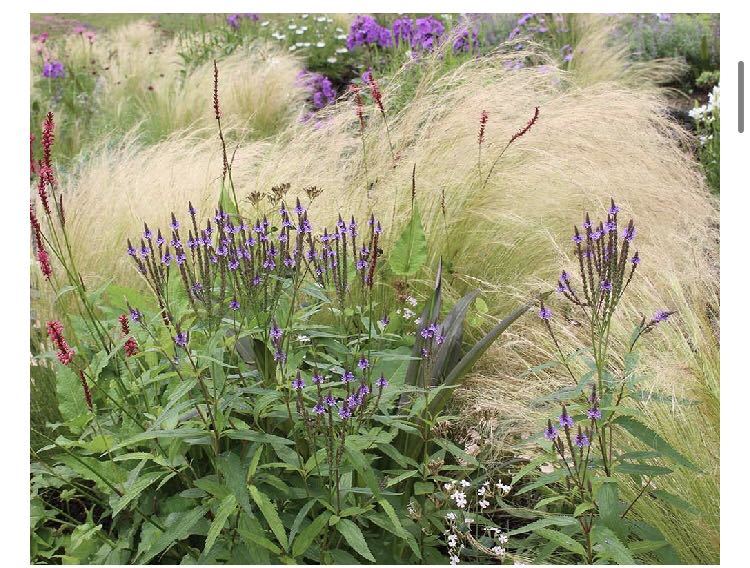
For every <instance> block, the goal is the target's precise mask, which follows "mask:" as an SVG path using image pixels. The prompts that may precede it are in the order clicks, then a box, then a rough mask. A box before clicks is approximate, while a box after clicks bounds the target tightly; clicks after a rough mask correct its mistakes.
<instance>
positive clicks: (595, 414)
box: [586, 406, 602, 420]
mask: <svg viewBox="0 0 750 568" xmlns="http://www.w3.org/2000/svg"><path fill="white" fill-rule="evenodd" d="M586 414H587V415H588V417H589V418H590V419H591V420H600V419H601V417H602V411H601V410H599V408H597V407H596V406H594V407H593V408H589V409H588V411H586Z"/></svg>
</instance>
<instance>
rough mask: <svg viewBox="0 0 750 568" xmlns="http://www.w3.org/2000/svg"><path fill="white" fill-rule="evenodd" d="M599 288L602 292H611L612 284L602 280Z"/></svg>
mask: <svg viewBox="0 0 750 568" xmlns="http://www.w3.org/2000/svg"><path fill="white" fill-rule="evenodd" d="M599 288H600V289H601V291H602V292H611V291H612V282H610V281H609V280H602V281H601V284H599Z"/></svg>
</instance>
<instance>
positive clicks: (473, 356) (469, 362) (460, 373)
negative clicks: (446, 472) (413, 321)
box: [430, 303, 533, 415]
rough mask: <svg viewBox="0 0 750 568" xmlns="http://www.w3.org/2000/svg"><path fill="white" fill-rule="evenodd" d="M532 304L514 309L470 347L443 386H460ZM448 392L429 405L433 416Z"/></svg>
mask: <svg viewBox="0 0 750 568" xmlns="http://www.w3.org/2000/svg"><path fill="white" fill-rule="evenodd" d="M532 305H533V304H531V303H529V304H526V305H524V306H521V307H520V308H518V309H516V310H515V311H514V312H512V313H511V314H510V315H509V316H507V317H506V318H505V319H503V320H502V321H501V322H500V323H498V324H497V325H496V326H495V327H493V328H492V329H491V330H490V332H489V333H488V334H487V335H485V336H484V337H483V338H482V339H480V340H479V341H478V342H477V343H476V345H474V347H472V348H471V349H470V350H469V352H468V353H467V354H466V355H464V356H463V357H462V358H461V360H460V361H459V362H458V364H457V365H456V366H455V367H453V369H451V370H450V372H449V373H448V375H447V376H446V377H445V380H444V381H443V385H445V386H454V385H456V386H457V385H459V384H461V383H460V381H461V379H463V377H464V375H466V373H468V372H469V371H470V370H471V369H472V367H473V366H474V364H475V363H476V362H477V361H478V360H479V358H480V357H481V356H482V355H483V354H484V352H485V351H487V349H488V348H489V347H490V345H492V343H493V342H494V341H495V340H496V339H497V338H498V337H500V335H501V334H502V333H503V332H504V331H505V330H506V329H508V327H510V325H511V324H512V323H513V322H514V321H516V320H517V319H518V318H520V317H521V316H522V315H523V314H525V313H526V312H527V311H528V310H529V309H530V308H531V306H532ZM450 392H451V391H450V390H443V391H441V392H439V393H438V394H437V395H436V396H435V398H434V399H433V400H432V402H431V403H430V412H431V413H432V414H433V415H434V414H435V413H437V412H439V411H440V410H442V409H443V407H444V406H445V404H446V402H448V395H449V394H450Z"/></svg>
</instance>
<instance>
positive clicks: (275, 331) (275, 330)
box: [270, 323, 284, 341]
mask: <svg viewBox="0 0 750 568" xmlns="http://www.w3.org/2000/svg"><path fill="white" fill-rule="evenodd" d="M283 333H284V332H283V331H281V329H279V327H278V326H277V325H276V323H274V324H273V325H271V331H270V335H271V339H273V340H274V341H278V340H279V339H281V336H282V335H283Z"/></svg>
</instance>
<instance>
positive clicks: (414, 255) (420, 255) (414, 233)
mask: <svg viewBox="0 0 750 568" xmlns="http://www.w3.org/2000/svg"><path fill="white" fill-rule="evenodd" d="M426 261H427V237H425V234H424V229H423V228H422V220H421V218H420V215H419V209H418V208H417V205H416V203H415V204H414V207H413V209H412V214H411V220H410V221H409V223H408V224H407V225H406V227H404V230H403V232H402V233H401V236H400V237H399V238H398V240H397V241H396V244H395V245H394V246H393V248H392V249H391V252H390V254H389V255H388V266H390V267H391V271H392V272H393V273H394V274H396V275H397V276H411V275H413V274H416V273H417V271H418V270H419V269H420V268H422V266H423V265H424V263H425V262H426Z"/></svg>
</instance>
